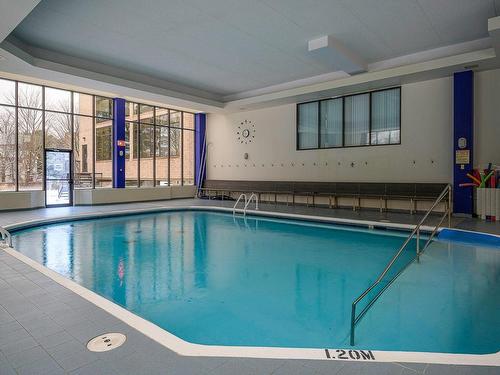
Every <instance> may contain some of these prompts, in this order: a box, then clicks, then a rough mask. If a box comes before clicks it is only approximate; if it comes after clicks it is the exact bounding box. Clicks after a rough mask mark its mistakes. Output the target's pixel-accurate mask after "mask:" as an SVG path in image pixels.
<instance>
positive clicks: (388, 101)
mask: <svg viewBox="0 0 500 375" xmlns="http://www.w3.org/2000/svg"><path fill="white" fill-rule="evenodd" d="M400 104H401V89H400V88H395V89H392V90H384V91H376V92H373V93H372V104H371V105H372V109H371V119H372V127H371V144H372V145H386V144H393V143H399V140H400V137H399V133H400V129H399V120H400V110H401V109H400V108H401V106H400Z"/></svg>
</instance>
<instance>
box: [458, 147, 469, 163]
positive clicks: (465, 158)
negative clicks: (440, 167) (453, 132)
mask: <svg viewBox="0 0 500 375" xmlns="http://www.w3.org/2000/svg"><path fill="white" fill-rule="evenodd" d="M469 163H470V151H469V150H456V151H455V164H469Z"/></svg>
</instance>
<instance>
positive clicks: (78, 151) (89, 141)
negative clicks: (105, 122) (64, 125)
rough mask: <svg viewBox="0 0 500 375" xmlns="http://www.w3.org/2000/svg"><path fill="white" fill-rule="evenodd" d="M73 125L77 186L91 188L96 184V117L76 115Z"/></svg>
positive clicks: (78, 187)
mask: <svg viewBox="0 0 500 375" xmlns="http://www.w3.org/2000/svg"><path fill="white" fill-rule="evenodd" d="M91 104H92V101H91ZM73 126H74V145H73V160H74V173H75V188H76V189H91V188H92V187H93V186H94V181H93V180H94V173H93V172H94V160H93V159H94V142H93V140H94V118H93V117H86V116H74V120H73Z"/></svg>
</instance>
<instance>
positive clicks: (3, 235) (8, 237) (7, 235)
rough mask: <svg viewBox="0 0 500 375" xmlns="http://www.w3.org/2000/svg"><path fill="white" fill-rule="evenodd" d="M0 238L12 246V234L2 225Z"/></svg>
mask: <svg viewBox="0 0 500 375" xmlns="http://www.w3.org/2000/svg"><path fill="white" fill-rule="evenodd" d="M0 240H2V241H5V243H6V244H7V245H8V246H9V247H12V236H11V235H10V233H9V231H8V230H7V229H5V228H4V227H1V226H0Z"/></svg>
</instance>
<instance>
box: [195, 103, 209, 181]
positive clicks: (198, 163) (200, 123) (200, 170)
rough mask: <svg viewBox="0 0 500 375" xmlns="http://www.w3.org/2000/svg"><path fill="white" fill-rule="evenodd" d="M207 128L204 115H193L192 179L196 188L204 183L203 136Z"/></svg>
mask: <svg viewBox="0 0 500 375" xmlns="http://www.w3.org/2000/svg"><path fill="white" fill-rule="evenodd" d="M206 127H207V115H206V114H205V113H197V114H195V115H194V130H195V135H194V158H195V165H194V172H195V175H194V178H195V184H196V186H198V187H201V186H202V185H203V181H205V178H206V175H207V171H206V144H205V134H206Z"/></svg>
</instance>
